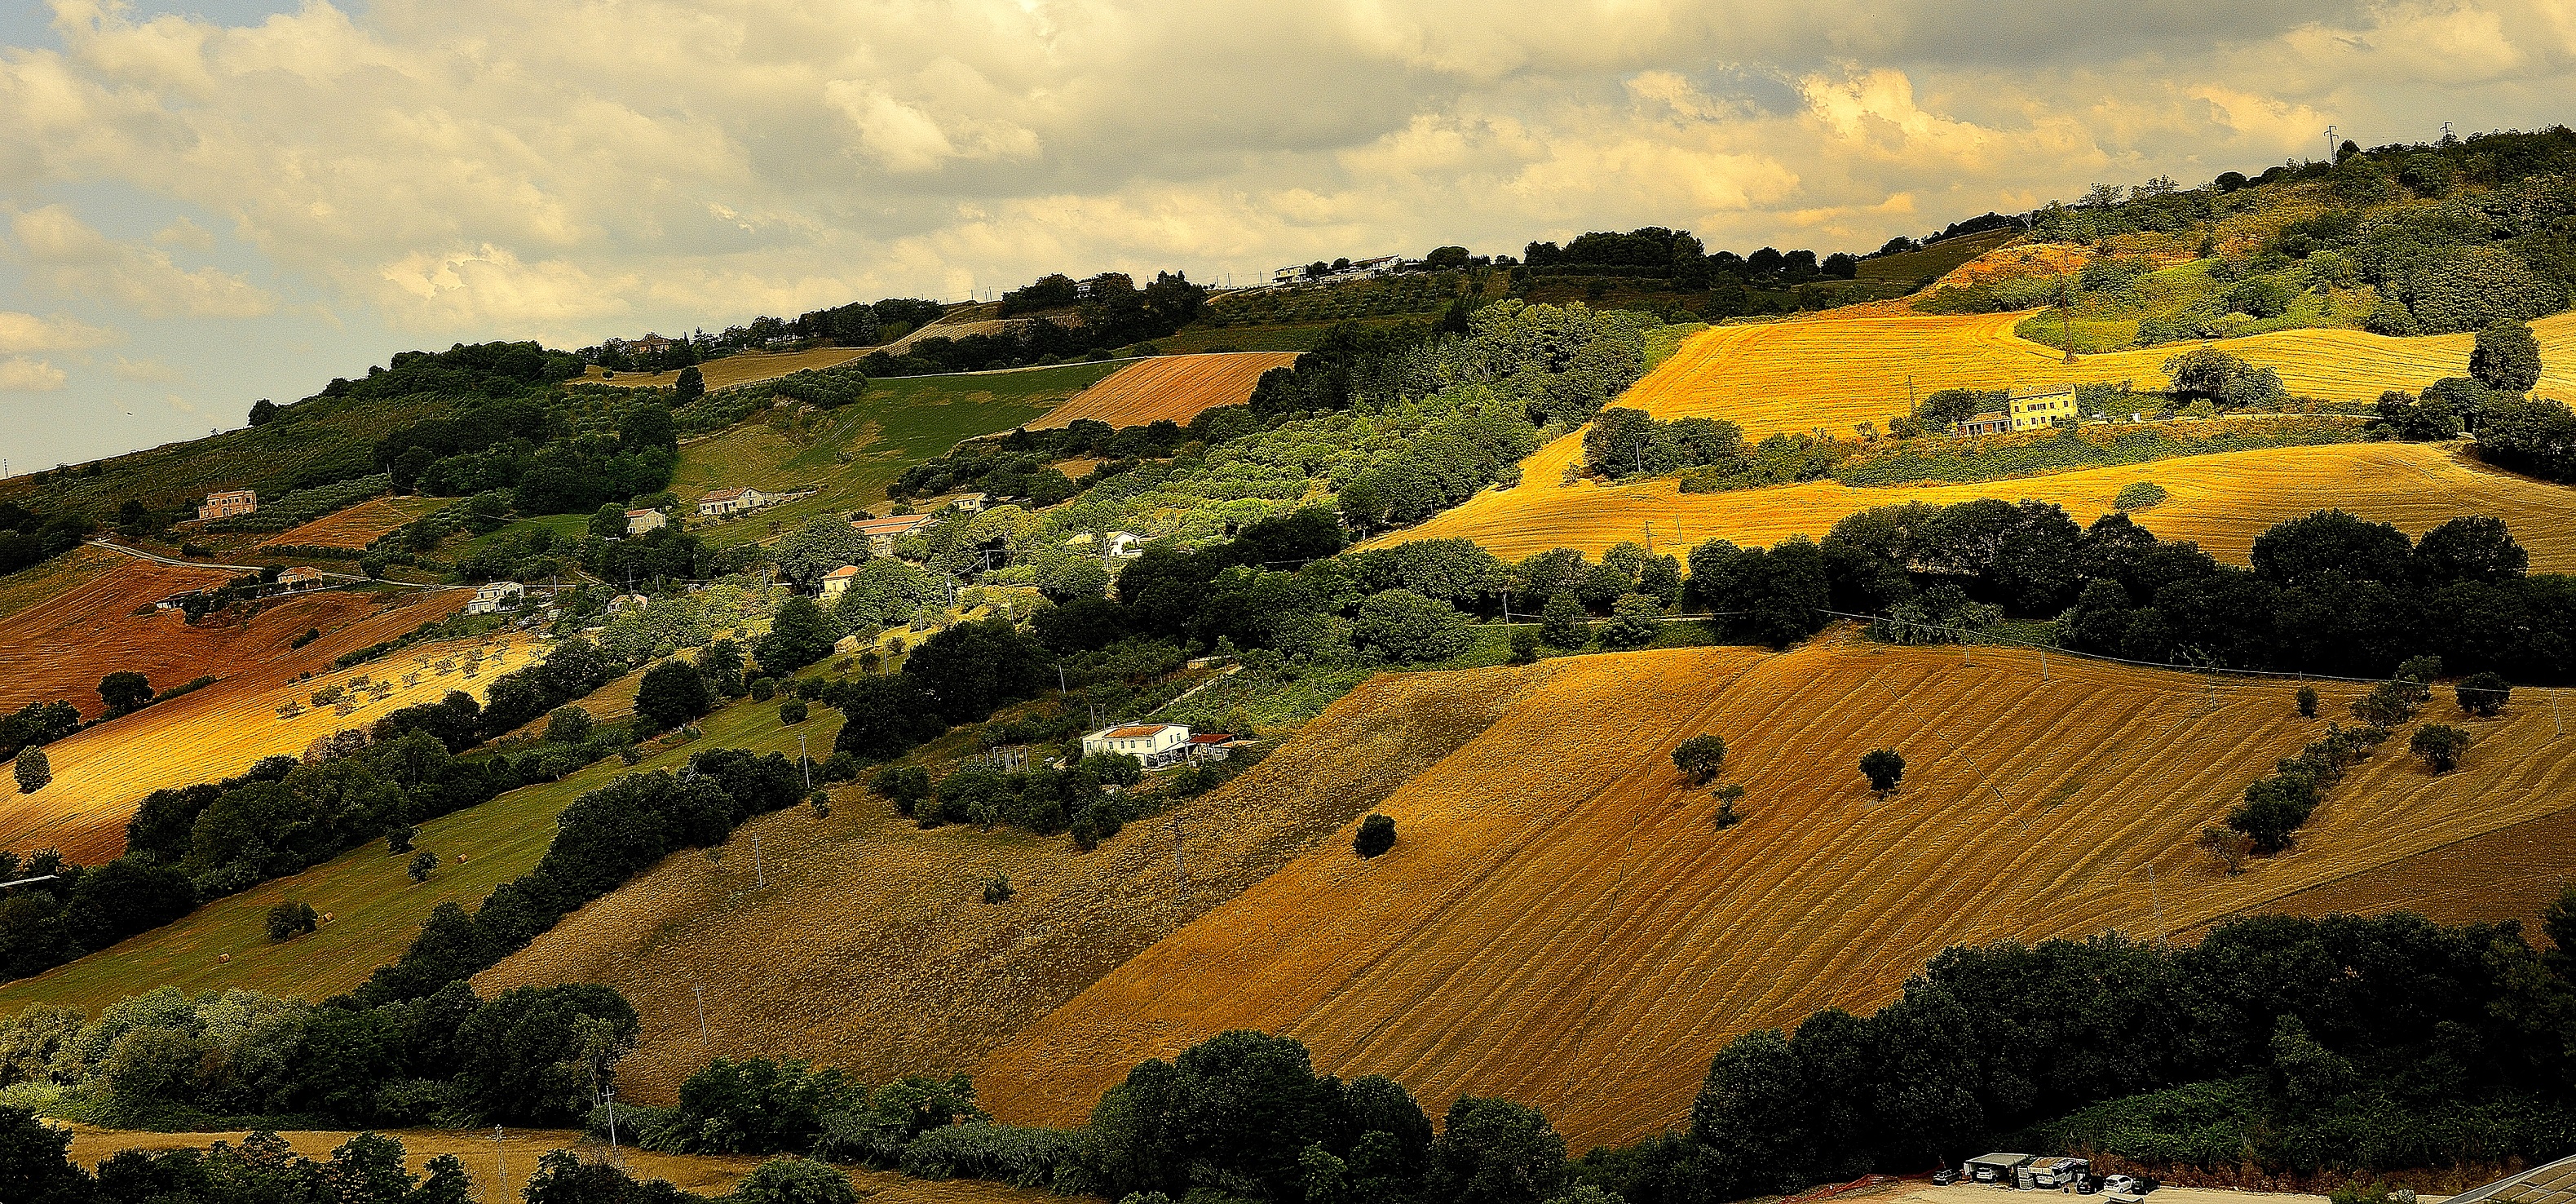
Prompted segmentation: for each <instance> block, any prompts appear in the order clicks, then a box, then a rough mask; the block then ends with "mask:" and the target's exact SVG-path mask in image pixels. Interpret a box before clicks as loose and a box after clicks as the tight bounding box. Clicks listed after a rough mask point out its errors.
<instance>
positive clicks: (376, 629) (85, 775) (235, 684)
mask: <svg viewBox="0 0 2576 1204" xmlns="http://www.w3.org/2000/svg"><path fill="white" fill-rule="evenodd" d="M424 617H427V616H425V615H422V614H409V613H403V614H395V615H392V616H391V618H390V620H389V619H388V618H387V617H386V616H379V617H378V618H376V619H374V620H370V621H368V622H365V623H360V624H358V625H356V626H354V627H351V628H349V629H347V630H346V631H345V632H343V633H342V634H341V635H340V637H338V638H337V639H334V640H332V641H330V643H331V644H332V645H333V646H334V647H335V648H336V649H338V650H346V649H347V648H363V647H366V646H367V645H368V644H371V643H374V642H376V641H377V640H381V639H387V638H390V637H392V636H395V635H399V634H401V633H402V632H403V631H405V630H408V629H409V628H410V627H411V626H412V625H414V624H416V623H418V622H420V621H421V619H422V618H424ZM323 646H324V645H323V644H322V643H319V642H317V643H315V644H313V645H309V646H308V650H309V649H311V648H322V647H323ZM535 648H536V645H535V644H534V643H533V642H531V641H529V640H528V639H527V638H526V637H524V636H523V637H518V638H516V639H511V638H508V637H504V638H501V639H498V640H485V641H452V642H447V643H438V644H417V645H414V646H412V647H410V648H406V649H403V650H402V651H400V652H397V653H395V654H393V655H392V656H389V657H387V658H385V659H383V660H379V661H373V662H370V663H368V664H364V665H358V666H355V667H353V668H349V669H342V670H336V671H329V672H319V673H316V674H315V675H314V676H313V677H312V678H311V679H310V680H306V681H300V682H299V681H296V680H294V674H295V673H296V672H300V671H301V670H300V668H298V667H297V666H301V665H303V664H305V663H306V662H305V661H304V660H302V659H300V658H299V659H298V660H297V661H295V662H291V663H290V664H289V665H288V666H281V667H277V668H270V669H267V670H263V671H252V672H247V673H244V674H242V675H241V676H238V677H234V678H230V679H226V680H223V681H219V682H217V683H216V684H214V685H211V686H207V687H205V688H203V689H200V690H195V691H192V692H190V693H188V694H184V695H181V696H180V697H178V698H174V699H171V700H170V701H168V702H162V703H155V704H154V705H152V706H149V707H146V708H144V709H142V710H140V711H137V712H135V713H134V714H131V715H128V716H125V717H124V718H121V719H117V720H115V721H113V722H109V723H102V724H100V725H98V726H96V727H93V728H89V729H87V730H85V731H82V732H79V733H77V734H74V735H71V736H67V737H65V738H63V739H61V740H57V741H55V742H53V743H52V744H49V745H46V746H45V755H46V757H47V758H48V759H49V760H50V761H51V762H52V763H53V772H54V780H53V783H52V784H51V785H49V786H46V787H45V788H44V789H42V790H40V791H37V792H36V793H34V794H10V795H7V796H5V797H0V848H11V849H18V850H21V851H24V850H29V849H34V848H40V847H53V848H59V849H61V850H62V851H63V853H64V855H66V856H68V857H70V858H71V859H72V860H74V861H77V862H80V863H83V864H92V865H94V864H97V863H99V862H102V861H105V860H107V859H109V858H112V857H115V856H116V855H117V854H119V853H122V852H124V851H125V823H126V821H127V820H128V819H131V818H133V815H134V809H135V808H136V807H137V806H139V805H141V803H142V802H143V797H144V796H145V795H148V794H150V793H152V792H153V791H155V790H159V789H162V788H164V787H170V786H185V785H190V784H193V783H197V782H211V781H216V780H218V779H221V778H227V777H231V776H233V775H235V774H238V773H240V772H242V771H243V770H245V769H248V768H250V766H251V763H252V762H254V761H257V760H259V759H260V758H261V757H265V756H270V755H274V754H280V753H283V754H287V755H290V756H291V755H300V754H302V753H303V751H304V749H305V747H306V746H307V745H309V744H311V743H312V742H313V741H314V740H315V739H316V738H317V737H321V736H327V735H330V734H331V733H333V732H336V731H341V730H343V729H347V728H364V727H366V726H368V725H369V724H371V723H373V722H375V721H376V720H377V719H379V718H381V717H383V716H384V715H385V713H386V712H388V711H392V710H395V709H398V708H401V707H406V706H412V705H414V704H417V703H423V702H436V701H438V700H439V699H440V698H442V697H444V696H446V694H447V692H448V691H450V690H463V691H465V692H466V693H468V694H471V695H474V696H475V697H476V698H477V699H480V698H481V697H482V695H483V690H484V687H485V686H487V685H489V684H490V682H491V680H492V678H493V677H494V676H496V675H498V674H501V673H504V672H507V671H509V670H511V669H518V668H524V667H525V666H526V665H528V664H529V663H530V661H531V660H532V659H534V650H535ZM320 665H321V666H322V667H323V668H325V669H328V667H329V665H330V660H329V657H328V656H327V655H325V656H323V657H322V658H320ZM442 666H444V667H443V668H442ZM361 679H364V680H365V681H366V682H367V683H368V684H367V685H365V686H363V687H353V686H352V684H351V683H354V682H357V681H359V680H361ZM174 684H175V683H174ZM330 685H338V686H340V687H341V691H342V693H341V696H342V697H343V698H344V699H350V700H353V701H343V702H339V703H334V704H331V705H319V706H317V705H315V704H314V703H313V701H312V695H313V693H314V692H315V691H317V690H320V689H323V688H324V687H326V686H330ZM281 708H288V709H291V711H292V713H291V714H290V713H288V710H282V709H281Z"/></svg>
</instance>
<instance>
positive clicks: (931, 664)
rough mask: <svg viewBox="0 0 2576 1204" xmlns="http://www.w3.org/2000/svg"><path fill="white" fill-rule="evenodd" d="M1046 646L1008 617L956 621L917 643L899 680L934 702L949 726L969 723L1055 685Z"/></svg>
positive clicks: (1053, 661)
mask: <svg viewBox="0 0 2576 1204" xmlns="http://www.w3.org/2000/svg"><path fill="white" fill-rule="evenodd" d="M1054 663H1055V658H1054V657H1053V656H1051V655H1049V654H1048V653H1047V650H1046V648H1045V647H1044V646H1043V645H1040V644H1039V643H1038V642H1037V641H1036V640H1034V639H1031V638H1030V637H1029V636H1028V635H1027V634H1025V633H1023V632H1021V631H1020V630H1019V629H1018V628H1016V627H1013V626H1012V625H1011V621H1010V620H1008V619H1001V618H993V619H979V620H977V621H975V622H972V623H959V624H957V625H956V626H954V627H951V628H948V629H947V630H945V631H942V632H939V633H938V634H936V635H933V636H931V637H930V638H929V639H926V640H923V641H922V642H921V646H920V647H918V648H915V649H913V650H912V656H911V657H910V658H909V659H907V660H905V661H904V663H903V676H904V678H905V679H906V680H908V681H910V682H912V683H913V684H915V685H916V686H918V687H919V688H920V690H921V691H922V692H923V693H926V694H928V695H929V696H930V697H931V698H932V699H934V700H936V703H937V707H936V714H937V715H938V717H939V718H941V719H945V720H947V721H948V722H950V723H973V722H976V721H978V720H981V719H984V718H986V717H988V716H990V715H991V714H992V713H993V712H994V711H997V710H1000V709H1001V708H1003V707H1005V706H1008V705H1010V704H1011V703H1014V702H1019V701H1022V700H1024V699H1029V698H1035V697H1037V696H1038V694H1039V693H1041V692H1042V691H1044V690H1045V689H1046V687H1048V686H1050V685H1053V684H1055V674H1054V673H1052V672H1050V671H1049V668H1048V667H1049V666H1050V665H1053V664H1054Z"/></svg>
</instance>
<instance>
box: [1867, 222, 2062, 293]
mask: <svg viewBox="0 0 2576 1204" xmlns="http://www.w3.org/2000/svg"><path fill="white" fill-rule="evenodd" d="M2020 236H2021V231H2019V230H1988V231H1985V232H1984V233H1981V234H1962V235H1960V236H1958V237H1957V238H1945V239H1942V240H1941V241H1939V242H1936V243H1933V244H1932V245H1931V246H1928V247H1925V248H1923V249H1922V250H1919V251H1899V252H1897V253H1896V254H1894V255H1881V256H1878V257H1876V258H1874V259H1864V260H1862V261H1860V270H1859V271H1858V272H1857V273H1855V278H1856V279H1859V280H1891V281H1898V282H1902V283H1907V284H1913V283H1930V282H1931V281H1933V280H1937V279H1939V278H1941V277H1942V276H1943V275H1945V274H1947V273H1948V272H1950V271H1951V270H1952V269H1954V268H1956V267H1958V266H1959V265H1960V264H1963V263H1966V262H1968V261H1969V260H1971V259H1974V258H1976V257H1977V256H1980V255H1983V254H1985V253H1986V252H1988V251H1991V250H1994V249H1995V248H1997V247H2000V246H2002V245H2004V244H2005V243H2008V242H2011V241H2012V240H2013V239H2015V238H2018V237H2020Z"/></svg>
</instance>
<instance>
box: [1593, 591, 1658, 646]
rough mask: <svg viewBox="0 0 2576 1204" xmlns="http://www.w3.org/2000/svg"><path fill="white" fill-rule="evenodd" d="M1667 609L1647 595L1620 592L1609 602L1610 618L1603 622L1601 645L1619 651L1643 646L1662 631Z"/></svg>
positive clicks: (1651, 641) (1653, 640)
mask: <svg viewBox="0 0 2576 1204" xmlns="http://www.w3.org/2000/svg"><path fill="white" fill-rule="evenodd" d="M1663 617H1664V608H1663V606H1662V605H1661V604H1659V603H1657V602H1656V601H1655V599H1653V598H1650V597H1647V596H1646V595H1644V594H1621V595H1620V596H1619V597H1618V598H1617V599H1615V600H1613V601H1612V602H1611V603H1610V621H1609V622H1606V623H1603V624H1602V625H1601V646H1602V647H1604V648H1608V649H1612V650H1618V649H1625V648H1643V647H1645V646H1646V645H1648V644H1651V643H1654V642H1655V636H1656V634H1657V633H1658V632H1660V631H1662V630H1663Z"/></svg>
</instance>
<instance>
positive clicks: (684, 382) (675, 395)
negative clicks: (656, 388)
mask: <svg viewBox="0 0 2576 1204" xmlns="http://www.w3.org/2000/svg"><path fill="white" fill-rule="evenodd" d="M706 395H707V375H706V373H703V372H700V371H698V366H697V365H695V364H691V365H689V366H688V367H686V368H682V369H680V379H678V380H675V381H672V382H671V400H673V401H674V402H677V403H678V404H680V405H687V404H689V403H690V402H693V401H696V400H697V399H699V398H701V397H704V396H706Z"/></svg>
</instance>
